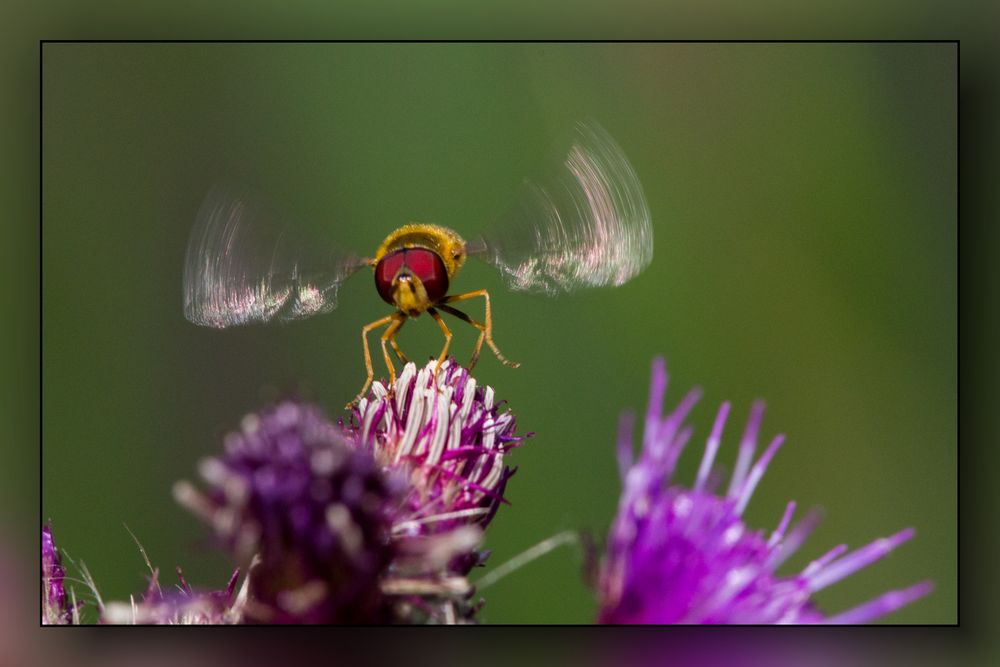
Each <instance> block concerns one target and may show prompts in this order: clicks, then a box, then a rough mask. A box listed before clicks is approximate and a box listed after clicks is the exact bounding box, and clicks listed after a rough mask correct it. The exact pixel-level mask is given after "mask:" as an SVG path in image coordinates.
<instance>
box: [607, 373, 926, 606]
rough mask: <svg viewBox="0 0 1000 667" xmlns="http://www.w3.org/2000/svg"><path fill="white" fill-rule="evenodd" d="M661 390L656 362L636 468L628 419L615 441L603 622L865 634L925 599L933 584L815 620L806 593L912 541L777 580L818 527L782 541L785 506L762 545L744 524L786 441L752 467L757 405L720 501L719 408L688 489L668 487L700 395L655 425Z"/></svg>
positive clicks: (839, 557) (807, 522) (841, 556)
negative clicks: (614, 506) (862, 627)
mask: <svg viewBox="0 0 1000 667" xmlns="http://www.w3.org/2000/svg"><path fill="white" fill-rule="evenodd" d="M666 385H667V372H666V366H665V364H664V362H663V359H657V360H656V361H655V362H654V364H653V378H652V386H651V389H650V397H649V408H648V411H647V413H646V423H645V428H644V434H643V442H642V450H641V453H640V455H639V460H638V462H633V449H632V430H633V429H632V427H633V419H632V416H631V415H626V416H624V417H623V419H622V422H621V427H620V429H619V438H618V464H619V469H620V472H621V476H622V480H623V484H624V488H623V490H622V496H621V500H620V502H619V507H618V516H617V517H616V519H615V521H614V523H613V525H612V527H611V532H610V535H609V538H608V549H607V553H606V556H605V559H604V561H603V563H602V564H601V569H600V574H599V593H600V598H601V611H600V621H601V622H603V623H694V624H708V623H753V624H771V623H835V624H836V623H840V624H851V623H865V622H868V621H871V620H874V619H877V618H880V617H882V616H884V615H886V614H889V613H890V612H893V611H895V610H897V609H899V608H900V607H903V606H904V605H907V604H909V603H910V602H912V601H914V600H916V599H918V598H920V597H922V596H924V595H926V594H927V593H928V592H929V591H930V590H931V584H930V582H921V583H918V584H916V585H914V586H911V587H909V588H906V589H904V590H901V591H892V592H889V593H886V594H884V595H882V596H880V597H878V598H875V599H874V600H872V601H870V602H867V603H865V604H862V605H860V606H858V607H855V608H854V609H851V610H849V611H845V612H842V613H840V614H836V615H833V616H827V615H825V614H823V613H822V612H820V611H819V610H818V609H817V608H816V606H815V605H814V604H813V602H812V599H811V596H812V594H813V593H815V592H817V591H819V590H821V589H823V588H826V587H827V586H829V585H831V584H834V583H836V582H838V581H840V580H842V579H844V578H846V577H848V576H850V575H851V574H853V573H854V572H857V571H858V570H860V569H862V568H864V567H867V566H868V565H870V564H872V563H873V562H875V561H877V560H879V559H881V558H882V557H884V556H885V555H887V554H888V553H889V552H891V551H892V550H894V549H895V548H896V547H898V546H899V545H900V544H902V543H903V542H906V541H907V540H909V539H910V538H911V537H913V535H914V531H913V529H912V528H908V529H905V530H902V531H900V532H898V533H896V534H895V535H892V536H890V537H887V538H883V539H879V540H876V541H875V542H872V543H871V544H869V545H868V546H866V547H862V548H861V549H858V550H855V551H853V552H851V553H845V552H846V551H847V546H846V545H840V546H837V547H835V548H834V549H832V550H831V551H829V552H828V553H826V554H825V555H823V556H821V557H820V558H817V559H816V560H814V561H813V562H812V563H810V564H809V565H808V566H807V567H806V568H805V569H804V570H802V572H800V573H798V574H795V575H791V576H778V575H777V574H776V570H777V568H778V567H779V566H780V565H781V564H782V563H783V562H784V561H785V560H787V559H788V557H789V556H790V555H792V553H794V552H795V551H796V550H797V549H798V548H799V547H800V546H801V544H802V543H803V541H804V540H805V539H806V537H807V536H808V534H809V533H810V532H811V531H812V529H813V528H815V526H816V524H817V523H818V515H817V514H816V513H811V514H807V515H806V516H805V518H804V519H802V520H801V521H799V522H798V524H797V525H796V526H795V527H793V528H792V529H791V530H788V527H789V524H790V522H791V519H792V515H793V513H794V511H795V503H794V502H790V503H788V506H787V509H786V511H785V513H784V515H783V516H782V518H781V520H780V522H779V524H778V527H777V528H776V529H775V530H774V531H773V532H772V533H771V534H770V536H765V534H764V532H763V531H753V530H751V529H750V528H748V527H747V526H746V525H745V524H744V523H743V519H742V514H743V510H744V509H745V508H746V506H747V503H748V502H749V501H750V498H751V496H752V495H753V492H754V490H755V489H756V487H757V484H758V483H759V482H760V480H761V477H762V476H763V475H764V472H765V470H766V469H767V466H768V465H769V463H770V462H771V459H772V458H773V457H774V455H775V453H776V452H777V451H778V449H779V448H780V447H781V444H782V442H783V441H784V436H781V435H779V436H777V437H775V438H774V439H773V440H772V441H771V443H770V444H769V445H768V447H767V449H765V451H764V453H763V454H762V455H761V456H760V458H759V459H757V460H756V461H754V452H755V450H756V448H757V434H758V431H759V429H760V423H761V419H762V417H763V412H764V408H763V404H762V403H759V402H758V403H756V404H754V406H753V409H752V410H751V412H750V419H749V421H748V423H747V425H746V429H745V431H744V433H743V437H742V439H741V442H740V449H739V454H738V457H737V462H736V466H735V468H734V470H733V475H732V477H731V479H730V482H729V487H728V490H727V491H726V492H725V494H722V495H720V494H717V493H716V492H715V487H716V486H717V485H718V482H719V479H718V475H717V474H716V472H715V470H714V460H715V455H716V453H717V451H718V449H719V444H720V441H721V437H722V430H723V427H724V425H725V422H726V418H727V417H728V414H729V404H728V403H723V404H722V406H721V407H720V408H719V412H718V414H717V416H716V418H715V424H714V426H713V427H712V431H711V434H710V435H709V438H708V442H707V444H706V447H705V452H704V455H703V457H702V461H701V465H700V467H699V469H698V473H697V477H696V480H695V483H694V485H693V486H692V487H690V488H686V487H682V486H678V485H672V484H670V482H671V475H672V473H673V471H674V467H675V465H676V463H677V459H678V458H679V457H680V454H681V452H682V451H683V449H684V446H685V445H686V444H687V442H688V440H689V439H690V437H691V427H690V426H685V424H684V422H685V419H686V418H687V415H688V413H689V412H690V410H691V409H692V408H693V407H694V404H695V403H696V402H697V401H698V399H699V398H700V392H699V391H698V390H693V391H691V392H690V393H689V394H688V395H687V396H685V398H684V399H683V400H682V401H681V402H680V404H679V405H678V406H677V407H676V408H675V409H674V411H673V412H672V413H670V414H668V415H666V416H665V417H664V416H661V415H662V411H663V396H664V392H665V390H666Z"/></svg>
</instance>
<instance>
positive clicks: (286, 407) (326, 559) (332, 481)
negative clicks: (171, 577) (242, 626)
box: [174, 401, 401, 623]
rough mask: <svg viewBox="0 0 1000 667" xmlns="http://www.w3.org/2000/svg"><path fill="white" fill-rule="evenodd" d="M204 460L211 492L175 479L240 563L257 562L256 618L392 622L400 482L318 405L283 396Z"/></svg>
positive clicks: (253, 586) (184, 499) (178, 492)
mask: <svg viewBox="0 0 1000 667" xmlns="http://www.w3.org/2000/svg"><path fill="white" fill-rule="evenodd" d="M224 446H225V454H224V455H223V456H222V457H220V458H209V459H206V460H204V461H202V463H201V465H200V468H199V470H200V473H201V476H202V477H203V478H204V480H205V481H206V482H207V483H208V485H209V490H208V492H207V493H204V494H203V493H201V492H199V491H197V490H196V489H195V488H194V487H193V486H192V485H191V484H189V483H186V482H180V483H178V484H177V485H176V486H175V489H174V495H175V498H176V499H177V500H178V502H180V503H181V504H182V505H184V506H186V507H187V508H188V509H190V510H192V511H193V512H194V513H195V514H196V515H198V516H199V517H201V518H202V519H203V520H204V521H205V522H206V523H208V524H209V525H210V526H211V527H212V528H213V529H214V531H215V534H216V536H217V538H218V539H219V541H220V542H221V543H222V544H223V545H224V546H225V547H226V548H227V549H228V550H229V551H230V553H231V554H232V555H233V556H234V557H235V558H236V559H237V561H238V562H239V563H242V564H246V563H249V561H250V559H251V558H252V557H254V556H255V555H256V556H257V557H258V559H257V561H256V562H255V563H254V564H253V565H252V566H251V569H250V572H249V574H248V577H249V582H250V583H249V599H248V600H247V603H246V609H245V614H244V617H245V619H246V620H247V621H249V622H272V623H371V622H380V621H383V620H386V619H387V614H388V607H387V605H386V603H385V601H384V599H383V595H382V593H381V589H380V583H381V582H380V579H381V576H382V574H383V571H384V570H385V569H386V567H387V566H388V564H389V562H390V561H391V559H392V557H393V555H394V550H393V545H392V543H391V541H390V532H391V527H392V521H393V512H394V508H395V507H396V506H397V505H398V502H399V495H400V493H401V488H400V485H399V484H398V483H397V480H394V479H393V478H391V477H388V476H386V475H384V474H383V472H382V470H381V469H380V468H379V466H378V464H377V463H376V462H375V460H374V459H373V458H372V456H371V454H369V453H368V452H367V451H364V450H358V449H355V448H353V447H352V446H351V445H350V444H349V443H348V442H347V441H346V440H345V439H344V436H343V434H342V432H341V429H340V428H339V427H338V426H336V425H335V424H332V423H331V422H330V421H328V420H327V419H326V417H325V416H324V415H323V413H322V411H321V410H320V409H319V408H318V407H316V406H313V405H307V404H299V403H295V402H292V401H285V402H283V403H280V404H278V405H276V406H274V407H273V408H270V409H268V410H265V411H262V412H261V413H260V414H250V415H247V416H246V417H245V418H244V419H243V422H242V427H241V430H240V431H238V432H233V433H230V434H229V435H227V436H226V438H225V441H224Z"/></svg>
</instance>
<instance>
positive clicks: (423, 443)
mask: <svg viewBox="0 0 1000 667" xmlns="http://www.w3.org/2000/svg"><path fill="white" fill-rule="evenodd" d="M435 366H436V361H434V360H433V359H432V360H431V361H430V362H429V363H428V364H427V365H426V366H424V367H423V368H422V369H420V370H419V371H418V370H417V367H416V365H415V364H413V363H408V364H406V366H405V367H404V368H403V371H402V373H400V375H399V377H398V378H397V379H396V382H395V383H394V384H393V385H391V386H390V387H389V388H386V387H385V386H384V385H382V384H381V383H379V382H375V383H374V384H373V385H372V389H371V391H370V393H369V395H368V396H367V397H365V398H362V399H361V401H359V402H358V405H357V406H356V407H355V408H354V410H353V413H352V417H351V423H350V425H349V426H346V427H345V428H346V430H347V433H348V434H349V436H350V437H351V438H352V440H353V441H354V443H355V447H358V448H360V449H364V450H366V451H369V452H371V454H372V455H373V456H374V457H375V460H376V461H378V462H379V464H380V465H381V466H382V467H383V468H384V469H386V470H388V471H396V472H398V473H400V474H402V475H404V476H405V477H406V479H407V480H408V482H409V487H408V490H407V493H406V496H405V498H404V499H403V502H402V505H401V507H400V510H399V511H398V512H397V514H396V517H395V523H394V525H393V534H394V535H395V536H397V537H406V536H410V537H420V536H429V535H441V534H443V533H447V532H449V531H453V530H455V529H456V528H459V527H462V526H475V527H478V528H479V529H484V528H485V527H486V526H487V525H488V524H489V523H490V521H491V520H492V519H493V516H494V515H495V514H496V512H497V510H498V509H499V507H500V504H501V503H503V502H505V501H504V498H503V492H504V489H505V487H506V485H507V481H508V479H510V477H511V475H513V473H514V470H511V469H510V468H508V467H507V466H505V465H504V456H505V455H506V453H507V452H508V451H510V449H511V448H513V447H515V446H517V445H518V444H519V443H520V442H521V441H522V440H523V438H522V437H519V436H516V435H515V434H514V430H515V427H516V423H515V419H514V415H513V414H511V413H510V412H509V411H501V405H502V403H497V402H496V401H495V397H494V392H493V389H492V387H488V386H487V387H480V386H478V385H477V383H476V380H475V378H473V377H471V376H470V375H469V372H468V371H467V370H465V369H464V368H462V366H460V365H459V364H457V363H455V361H454V360H452V359H448V360H446V361H445V362H444V363H443V364H442V365H441V368H440V370H439V371H438V372H437V374H436V376H435V373H434V368H435ZM478 561H479V559H478V557H477V556H471V555H470V556H469V557H467V558H466V559H465V560H464V562H463V563H454V564H453V565H454V566H455V568H457V569H458V570H459V571H462V570H464V571H466V572H467V571H468V568H470V567H472V566H473V565H474V564H476V563H477V562H478Z"/></svg>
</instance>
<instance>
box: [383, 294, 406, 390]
mask: <svg viewBox="0 0 1000 667" xmlns="http://www.w3.org/2000/svg"><path fill="white" fill-rule="evenodd" d="M392 317H393V319H395V322H393V323H392V324H390V325H389V328H388V329H386V330H385V332H383V333H382V356H383V357H384V358H385V367H386V368H388V369H389V384H393V383H395V382H396V367H395V366H394V365H393V363H392V359H390V358H389V348H387V347H386V343H392V345H393V347H395V346H396V341H395V338H396V334H397V333H398V332H399V329H400V327H402V326H403V322H405V321H406V315H405V314H403V313H401V312H396V313H393V314H392Z"/></svg>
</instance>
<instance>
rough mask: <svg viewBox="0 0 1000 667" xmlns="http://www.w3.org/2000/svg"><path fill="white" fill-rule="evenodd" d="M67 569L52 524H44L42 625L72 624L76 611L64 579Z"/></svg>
mask: <svg viewBox="0 0 1000 667" xmlns="http://www.w3.org/2000/svg"><path fill="white" fill-rule="evenodd" d="M65 579H66V570H65V569H63V566H62V557H61V556H60V555H59V550H58V549H57V548H56V543H55V540H54V539H53V538H52V526H50V525H49V524H45V525H44V526H42V625H70V624H71V623H73V622H74V617H75V612H76V611H77V610H76V609H75V608H74V607H73V605H71V604H70V603H69V599H68V597H67V594H66V587H65V584H64V580H65Z"/></svg>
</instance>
